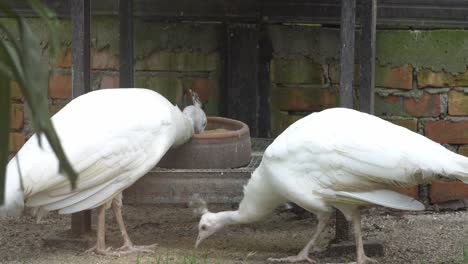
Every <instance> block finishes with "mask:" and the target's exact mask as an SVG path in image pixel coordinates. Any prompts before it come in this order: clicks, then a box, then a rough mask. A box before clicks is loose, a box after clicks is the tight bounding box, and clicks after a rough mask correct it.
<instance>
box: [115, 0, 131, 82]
mask: <svg viewBox="0 0 468 264" xmlns="http://www.w3.org/2000/svg"><path fill="white" fill-rule="evenodd" d="M119 19H120V69H119V71H120V87H122V88H130V87H133V76H134V69H133V1H132V0H120V1H119Z"/></svg>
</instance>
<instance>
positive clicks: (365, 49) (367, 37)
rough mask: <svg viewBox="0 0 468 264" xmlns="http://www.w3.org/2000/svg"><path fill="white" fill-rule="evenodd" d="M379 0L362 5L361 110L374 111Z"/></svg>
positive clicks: (368, 1)
mask: <svg viewBox="0 0 468 264" xmlns="http://www.w3.org/2000/svg"><path fill="white" fill-rule="evenodd" d="M376 21H377V0H366V1H363V2H362V5H361V59H360V86H359V110H360V111H362V112H366V113H369V114H373V113H374V86H375V80H374V79H375V32H376V31H375V27H376Z"/></svg>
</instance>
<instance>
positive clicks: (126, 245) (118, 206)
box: [112, 195, 157, 254]
mask: <svg viewBox="0 0 468 264" xmlns="http://www.w3.org/2000/svg"><path fill="white" fill-rule="evenodd" d="M112 210H113V211H114V215H115V220H116V221H117V224H118V225H119V229H120V233H121V234H122V238H123V246H122V247H120V248H119V249H118V251H119V252H121V253H123V254H128V253H133V252H147V253H153V252H154V251H153V250H151V248H154V247H155V246H157V244H152V245H146V246H136V245H134V244H133V243H132V241H131V240H130V237H129V236H128V233H127V229H126V228H125V224H124V221H123V217H122V195H118V196H117V197H115V198H114V199H113V200H112Z"/></svg>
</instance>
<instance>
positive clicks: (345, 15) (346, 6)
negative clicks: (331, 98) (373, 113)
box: [340, 0, 356, 108]
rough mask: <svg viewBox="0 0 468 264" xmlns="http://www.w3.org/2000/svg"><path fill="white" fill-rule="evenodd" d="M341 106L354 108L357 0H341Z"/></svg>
mask: <svg viewBox="0 0 468 264" xmlns="http://www.w3.org/2000/svg"><path fill="white" fill-rule="evenodd" d="M341 5H342V6H341V24H340V32H341V55H340V69H341V74H340V106H341V107H347V108H353V70H354V34H355V32H354V28H355V26H354V24H355V16H356V0H342V1H341Z"/></svg>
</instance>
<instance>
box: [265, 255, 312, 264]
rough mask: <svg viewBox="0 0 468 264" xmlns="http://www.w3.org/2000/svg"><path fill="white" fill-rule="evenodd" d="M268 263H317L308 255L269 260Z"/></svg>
mask: <svg viewBox="0 0 468 264" xmlns="http://www.w3.org/2000/svg"><path fill="white" fill-rule="evenodd" d="M267 261H269V262H289V263H296V262H302V261H307V262H309V263H312V264H315V263H317V262H316V261H315V260H313V259H311V258H309V257H308V256H307V255H301V254H299V255H297V256H289V257H286V258H268V259H267Z"/></svg>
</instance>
